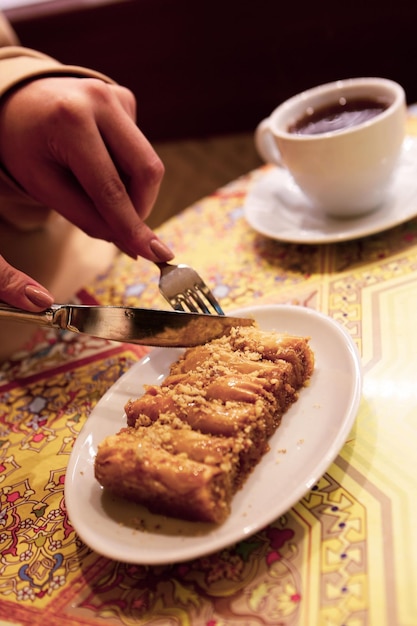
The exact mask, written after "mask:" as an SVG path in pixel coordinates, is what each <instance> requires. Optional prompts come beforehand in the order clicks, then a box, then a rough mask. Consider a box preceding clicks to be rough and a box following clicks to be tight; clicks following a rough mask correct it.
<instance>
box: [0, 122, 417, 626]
mask: <svg viewBox="0 0 417 626" xmlns="http://www.w3.org/2000/svg"><path fill="white" fill-rule="evenodd" d="M408 124H409V132H410V133H414V134H417V118H414V117H412V116H411V115H410V119H409V121H408ZM267 170H268V166H265V167H262V168H260V169H258V170H256V171H253V172H250V173H249V174H248V175H246V176H244V177H242V178H241V179H239V180H236V181H233V182H232V183H231V184H230V185H227V186H226V187H224V188H222V189H219V190H218V191H216V192H215V193H214V194H213V195H211V196H209V197H207V198H204V199H203V200H201V202H198V203H197V204H195V205H194V206H192V207H190V208H189V209H187V210H186V211H184V212H183V213H182V214H180V215H179V216H178V217H175V218H174V219H172V220H170V221H168V222H166V223H165V224H164V225H163V226H162V227H161V228H160V229H159V234H160V236H161V237H162V238H163V239H164V240H165V241H167V243H168V244H169V245H170V246H171V247H172V248H173V249H174V250H176V254H177V260H178V261H179V262H184V263H188V264H190V265H192V266H193V267H195V268H196V269H197V271H198V272H199V273H200V274H201V275H202V276H203V277H204V279H205V281H206V282H207V283H208V284H209V285H210V286H211V287H212V288H213V290H214V292H215V294H216V295H217V297H218V298H219V300H220V301H221V303H222V305H223V307H224V309H225V310H226V311H228V310H231V309H233V308H237V307H242V306H247V305H249V304H252V303H253V302H254V301H256V303H258V304H261V303H293V304H295V305H298V306H306V307H311V308H314V309H317V310H320V311H322V312H324V313H326V314H327V315H329V316H330V317H332V318H334V319H335V320H337V321H338V322H339V323H340V324H341V325H343V326H344V328H345V329H347V330H348V332H349V333H350V334H351V336H352V338H353V339H354V341H355V343H356V345H357V347H358V349H359V352H360V354H361V358H362V363H363V369H364V386H363V397H362V401H361V405H360V409H359V413H358V416H357V420H356V423H355V425H354V427H353V428H352V431H351V434H350V436H349V438H348V440H347V442H346V444H345V446H344V447H343V449H342V450H341V451H340V454H339V455H338V457H337V458H336V460H335V462H334V463H333V464H332V465H331V467H329V469H328V471H327V472H326V473H325V475H324V476H323V477H322V478H321V479H320V480H319V482H318V483H317V484H316V485H315V486H314V487H313V488H312V489H311V491H310V492H309V493H307V494H306V495H305V497H304V498H303V499H302V500H301V501H300V502H299V503H298V504H297V505H296V506H295V507H294V508H293V509H291V510H290V511H288V512H287V513H286V514H285V515H283V516H282V517H280V518H279V519H277V520H276V521H275V522H274V523H273V524H271V525H270V526H269V527H267V528H265V529H264V530H263V531H262V532H259V533H257V534H256V535H255V536H253V537H251V538H249V539H248V540H246V541H243V542H241V543H239V544H237V545H235V546H231V547H230V548H229V549H226V550H223V551H221V552H220V553H217V554H213V555H211V556H208V557H205V558H201V559H197V560H195V561H192V562H186V563H180V564H172V565H167V566H164V567H148V566H141V565H135V566H133V565H127V564H123V563H118V562H113V561H110V560H107V559H105V558H103V557H101V556H99V555H97V554H95V553H93V552H92V551H91V550H90V549H89V548H88V547H87V546H85V545H83V543H82V542H81V541H80V540H79V539H78V538H77V536H76V534H75V532H74V530H73V528H72V526H71V520H70V519H68V516H67V513H66V508H65V501H64V498H63V489H64V480H65V470H66V466H67V462H68V459H69V455H70V453H71V448H72V445H73V443H74V441H75V439H76V437H77V435H78V433H79V432H80V429H81V428H82V426H83V425H84V424H85V422H86V420H87V419H88V415H89V413H90V412H91V410H92V408H93V407H94V406H95V404H96V403H97V401H98V399H99V398H100V397H101V396H102V395H103V394H104V393H105V392H106V390H108V389H109V388H110V387H111V386H112V384H113V383H114V382H115V381H116V380H117V379H118V378H119V377H120V376H121V375H122V374H123V373H124V372H125V371H126V370H127V369H128V368H129V367H130V366H131V365H132V364H133V363H135V362H136V361H137V360H138V359H140V358H141V357H142V356H143V355H144V354H145V352H146V351H147V349H145V348H141V347H137V346H132V345H127V344H116V343H111V342H107V341H104V340H98V339H92V338H89V337H83V336H76V335H73V334H71V333H60V334H56V333H55V332H53V331H45V330H39V331H37V332H36V334H35V336H34V337H33V338H32V339H31V341H30V343H29V345H27V347H26V349H25V350H22V351H21V352H20V353H19V354H18V355H17V356H16V357H14V358H11V359H9V360H7V361H5V362H4V363H3V364H2V365H1V367H0V416H1V420H0V424H1V426H0V489H1V514H0V548H1V562H0V619H1V620H2V621H1V624H19V625H22V624H28V625H29V624H30V626H37V625H40V624H54V626H61V625H62V626H64V625H65V626H70V625H73V624H85V625H88V626H93V625H94V626H103V625H105V624H108V625H111V626H114V625H126V626H131V625H141V626H144V625H150V624H152V625H157V626H191V625H192V626H196V625H197V626H226V625H227V626H243V625H244V626H257V625H270V626H277V625H278V624H279V625H280V626H281V625H282V626H290V625H291V626H295V625H296V626H315V625H320V626H362V625H363V626H365V625H368V626H413V625H414V626H415V625H416V624H417V594H416V582H417V536H416V532H415V528H416V524H417V497H416V496H417V479H416V460H415V459H416V454H415V450H416V441H417V387H416V373H417V334H416V332H415V309H416V300H417V298H416V295H417V282H416V281H417V218H416V219H411V220H410V221H408V222H406V223H404V224H402V225H400V226H397V227H395V228H392V229H390V230H387V231H385V232H381V233H379V234H377V235H373V236H371V237H368V238H365V239H359V240H355V241H351V242H344V243H338V244H330V245H312V246H310V245H296V244H284V243H280V242H277V241H272V240H269V239H267V238H265V237H263V236H261V235H258V234H257V233H256V232H254V231H253V230H252V229H251V228H250V227H249V226H248V224H247V223H246V221H245V219H244V216H243V210H242V204H243V201H244V199H245V196H246V194H247V192H248V190H249V189H250V187H251V185H252V184H253V182H254V181H255V180H259V177H261V176H263V175H265V172H266V171H267ZM416 203H417V198H416ZM220 234H221V236H220ZM213 249H215V253H213ZM157 279H158V272H157V270H156V268H155V267H154V266H153V265H152V264H150V263H147V262H145V261H143V260H139V261H138V262H133V261H132V260H131V259H128V258H127V257H125V256H123V255H119V256H118V257H117V258H116V260H115V262H114V263H113V265H112V267H111V269H109V271H108V272H106V273H104V274H102V275H100V276H99V277H97V278H96V279H95V280H93V281H90V282H89V283H88V284H86V285H85V288H84V289H82V290H81V291H80V292H79V293H78V294H77V298H78V299H79V301H81V302H85V303H89V302H100V303H104V304H110V303H111V304H126V305H138V304H139V303H140V306H142V307H155V308H167V307H166V305H165V301H163V299H162V297H161V296H160V295H159V292H158V289H157Z"/></svg>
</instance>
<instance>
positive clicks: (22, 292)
mask: <svg viewBox="0 0 417 626" xmlns="http://www.w3.org/2000/svg"><path fill="white" fill-rule="evenodd" d="M0 301H2V302H6V303H7V304H11V305H12V306H15V307H18V308H19V309H25V310H26V311H42V310H43V309H47V308H48V307H49V306H51V304H52V303H53V301H54V298H53V296H52V294H50V293H49V291H48V290H47V289H45V287H43V286H42V285H41V284H40V283H38V282H37V281H36V280H34V279H33V278H31V277H30V276H28V275H27V274H25V273H24V272H21V271H20V270H18V269H16V268H15V267H13V266H12V265H10V264H9V263H8V262H7V261H6V259H5V258H4V257H2V256H1V255H0Z"/></svg>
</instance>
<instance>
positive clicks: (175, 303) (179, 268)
mask: <svg viewBox="0 0 417 626" xmlns="http://www.w3.org/2000/svg"><path fill="white" fill-rule="evenodd" d="M157 265H158V267H159V269H160V272H161V277H160V280H159V290H160V292H161V294H162V295H163V296H164V298H165V299H166V300H167V301H168V302H169V303H170V305H171V306H172V308H173V309H175V310H176V311H184V312H189V313H206V314H208V315H211V314H213V313H215V314H217V315H224V312H223V311H222V308H221V306H220V304H219V303H218V302H217V300H216V298H215V297H214V295H213V294H212V292H211V291H210V289H209V288H208V287H207V285H206V284H205V282H204V281H203V279H202V278H201V277H200V276H199V274H197V272H196V271H195V270H194V269H193V268H192V267H189V266H188V265H183V264H181V265H172V264H170V263H157Z"/></svg>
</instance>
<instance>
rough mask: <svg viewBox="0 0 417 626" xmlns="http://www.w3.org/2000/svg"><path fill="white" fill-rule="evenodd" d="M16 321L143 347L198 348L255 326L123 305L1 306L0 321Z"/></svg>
mask: <svg viewBox="0 0 417 626" xmlns="http://www.w3.org/2000/svg"><path fill="white" fill-rule="evenodd" d="M1 320H8V321H17V322H26V323H32V324H37V325H39V326H49V327H52V328H60V329H64V330H70V331H72V332H74V333H85V334H87V335H91V336H93V337H100V338H102V339H110V340H112V341H122V342H124V343H135V344H140V345H144V346H161V347H171V348H178V347H189V346H197V345H201V344H203V343H206V342H207V341H210V340H211V339H216V338H217V337H221V336H222V335H226V334H227V333H228V332H230V329H231V328H233V327H234V326H252V325H253V323H254V321H253V320H252V319H250V318H240V317H228V316H226V315H206V314H202V313H185V312H180V311H163V310H153V309H139V308H135V307H124V306H98V305H94V306H89V305H84V304H53V305H52V306H51V307H49V308H48V309H45V310H44V311H41V312H40V313H32V312H30V311H24V310H22V309H16V308H14V307H12V306H9V305H7V304H0V321H1Z"/></svg>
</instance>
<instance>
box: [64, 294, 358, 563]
mask: <svg viewBox="0 0 417 626" xmlns="http://www.w3.org/2000/svg"><path fill="white" fill-rule="evenodd" d="M271 311H272V312H273V313H278V314H279V313H281V315H285V314H287V315H288V314H289V313H291V314H294V313H296V314H298V315H300V314H301V315H302V316H306V321H307V319H308V317H309V316H312V317H314V318H316V319H319V320H321V322H323V324H324V325H325V326H326V325H330V327H331V328H332V330H333V332H336V333H337V334H338V335H339V336H340V339H341V340H342V342H343V343H344V344H345V347H346V354H348V355H349V364H350V368H352V371H353V372H354V373H355V380H354V381H353V386H352V392H351V394H350V401H349V405H348V406H347V407H346V409H345V410H344V412H343V415H344V417H343V419H342V420H341V426H340V428H339V429H338V430H337V434H336V436H335V437H334V439H333V440H332V445H331V453H330V454H329V453H327V454H324V455H323V459H322V461H321V463H319V464H316V465H315V467H314V468H312V470H311V471H310V472H309V475H310V479H309V484H308V485H306V484H299V485H298V486H297V488H295V489H294V491H293V493H292V496H291V498H289V499H288V503H287V504H286V505H285V507H284V509H283V510H280V511H277V510H276V509H273V510H274V513H271V514H270V515H269V516H268V515H266V516H265V515H264V516H263V517H262V520H260V521H259V522H257V521H254V522H253V523H252V524H246V525H244V524H243V522H242V527H243V528H242V529H241V530H240V532H239V533H236V532H231V533H229V535H230V534H232V535H234V536H233V538H232V537H231V536H229V535H226V536H225V537H224V538H223V539H222V540H220V541H217V542H216V541H214V542H210V541H209V542H208V543H209V545H208V546H207V547H206V548H204V546H199V548H198V549H196V548H195V547H193V546H191V547H189V548H188V549H184V547H181V546H179V547H178V548H177V549H176V550H172V551H171V552H170V553H169V554H168V555H162V554H158V555H154V556H153V557H152V558H151V557H150V556H147V557H146V558H141V557H140V555H139V554H137V553H136V552H137V551H140V546H139V547H137V550H136V551H135V552H134V551H133V550H129V551H128V552H126V550H125V551H124V552H119V551H117V549H115V548H114V547H110V548H106V547H105V546H104V547H103V544H102V542H101V541H100V540H99V541H97V540H96V537H92V536H91V533H90V534H89V533H88V532H86V531H85V523H84V525H83V524H82V523H78V522H79V520H78V518H77V516H76V515H75V516H74V511H76V508H77V506H76V497H75V491H76V490H75V489H71V487H70V484H71V483H72V484H73V481H74V476H75V475H76V472H77V469H78V463H79V458H80V457H79V456H78V457H77V455H76V452H77V451H78V450H79V449H80V452H82V450H83V446H84V445H87V439H88V437H89V436H90V432H89V428H88V422H89V420H90V418H91V417H92V415H93V414H94V415H98V413H99V411H100V409H101V407H102V406H105V405H106V404H107V403H108V402H109V401H111V396H112V395H114V393H115V391H116V390H119V389H120V388H121V387H122V386H123V382H124V381H128V380H129V378H130V377H132V376H133V375H134V374H135V372H136V370H138V369H139V368H140V367H141V366H143V363H144V361H146V360H151V359H152V355H153V354H158V353H159V354H160V353H161V352H162V353H163V352H165V351H166V350H170V351H171V352H172V349H164V348H156V349H153V350H151V351H150V352H149V354H148V355H146V356H145V357H143V358H142V359H140V360H139V361H137V362H136V363H134V364H133V365H132V367H131V368H129V369H128V370H127V371H126V372H125V373H124V374H123V375H122V376H121V377H120V378H119V379H118V380H117V381H115V383H114V384H113V385H112V386H111V387H110V388H109V389H108V390H107V392H106V393H105V394H104V395H103V396H102V397H101V398H100V400H99V401H98V402H97V404H96V406H95V407H94V409H93V410H92V411H91V413H90V415H89V416H88V417H87V419H86V422H85V424H84V425H83V427H82V429H81V431H80V433H79V435H78V436H77V440H76V441H75V444H74V447H73V450H72V452H71V455H70V459H69V462H68V466H67V473H66V480H65V486H64V498H65V505H66V508H67V512H68V517H69V520H70V523H71V525H72V527H73V528H74V531H75V532H76V533H77V534H78V536H79V537H80V539H81V540H82V541H83V542H84V543H85V544H86V545H88V546H89V547H90V548H91V549H93V550H94V551H96V552H97V553H98V554H101V555H102V556H105V557H107V558H110V559H113V560H116V561H122V562H125V563H132V564H137V565H139V564H142V565H163V564H167V563H173V562H182V561H186V560H190V559H194V558H199V557H202V556H206V555H208V554H211V553H213V552H217V551H218V550H221V549H224V548H226V547H228V546H230V545H233V544H235V543H237V542H239V541H242V540H244V539H247V538H248V537H249V536H251V535H253V534H254V533H256V532H258V531H260V530H262V528H265V527H266V526H267V525H268V524H270V523H272V522H273V520H274V519H277V518H278V517H279V516H280V515H282V514H284V513H285V511H287V510H289V509H290V508H291V507H293V506H295V504H296V503H297V502H298V501H299V500H300V499H301V498H302V497H303V496H304V495H305V494H306V493H307V492H308V491H309V489H311V487H312V486H313V485H314V484H315V483H316V482H317V481H318V480H319V478H320V477H321V476H322V475H323V474H324V473H325V472H326V470H327V468H328V467H329V466H330V465H331V463H332V462H333V461H334V459H335V458H336V457H337V455H338V454H339V452H340V450H341V448H342V447H343V445H344V444H345V442H346V439H347V437H348V434H349V432H350V430H351V428H352V425H353V423H354V421H355V419H356V415H357V412H358V408H359V403H360V400H361V395H362V366H361V360H360V356H359V353H358V350H357V348H356V345H355V343H354V341H353V339H352V337H351V336H350V335H349V333H348V332H347V330H346V329H344V328H343V326H342V325H341V324H340V323H339V322H337V321H336V320H334V319H333V318H331V317H329V316H327V315H325V314H323V313H321V312H319V311H316V310H315V309H310V308H308V307H304V306H301V305H285V304H283V305H281V304H278V305H276V304H267V305H254V306H252V307H245V308H241V309H238V310H236V311H233V312H231V314H236V312H239V314H241V315H245V314H247V315H254V316H255V317H256V313H258V314H259V313H261V314H262V313H265V314H266V313H270V312H271ZM115 387H116V389H115ZM299 403H300V400H298V401H297V404H298V406H299ZM290 410H291V409H290ZM122 413H123V409H122V408H121V414H122ZM121 414H119V418H120V420H118V421H116V422H115V432H116V430H118V429H119V428H120V426H121V425H122V421H121V420H122V419H123V417H122V415H121ZM279 430H280V429H278V431H277V432H279ZM90 445H91V441H90ZM258 465H259V464H258ZM257 467H258V466H257ZM313 470H314V471H313ZM254 471H256V468H255V470H254ZM67 477H68V480H67ZM245 484H246V483H245ZM93 487H94V485H93ZM244 489H245V486H244V487H243V489H242V490H241V492H242V491H244ZM237 495H238V494H236V495H235V498H236V497H237ZM231 515H232V513H231ZM74 519H75V522H74ZM222 526H223V525H221V526H220V528H221V527H222ZM145 536H146V534H145ZM119 543H120V542H119ZM180 543H181V542H178V544H180ZM203 543H204V542H203ZM122 544H123V545H125V542H123V541H122Z"/></svg>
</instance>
